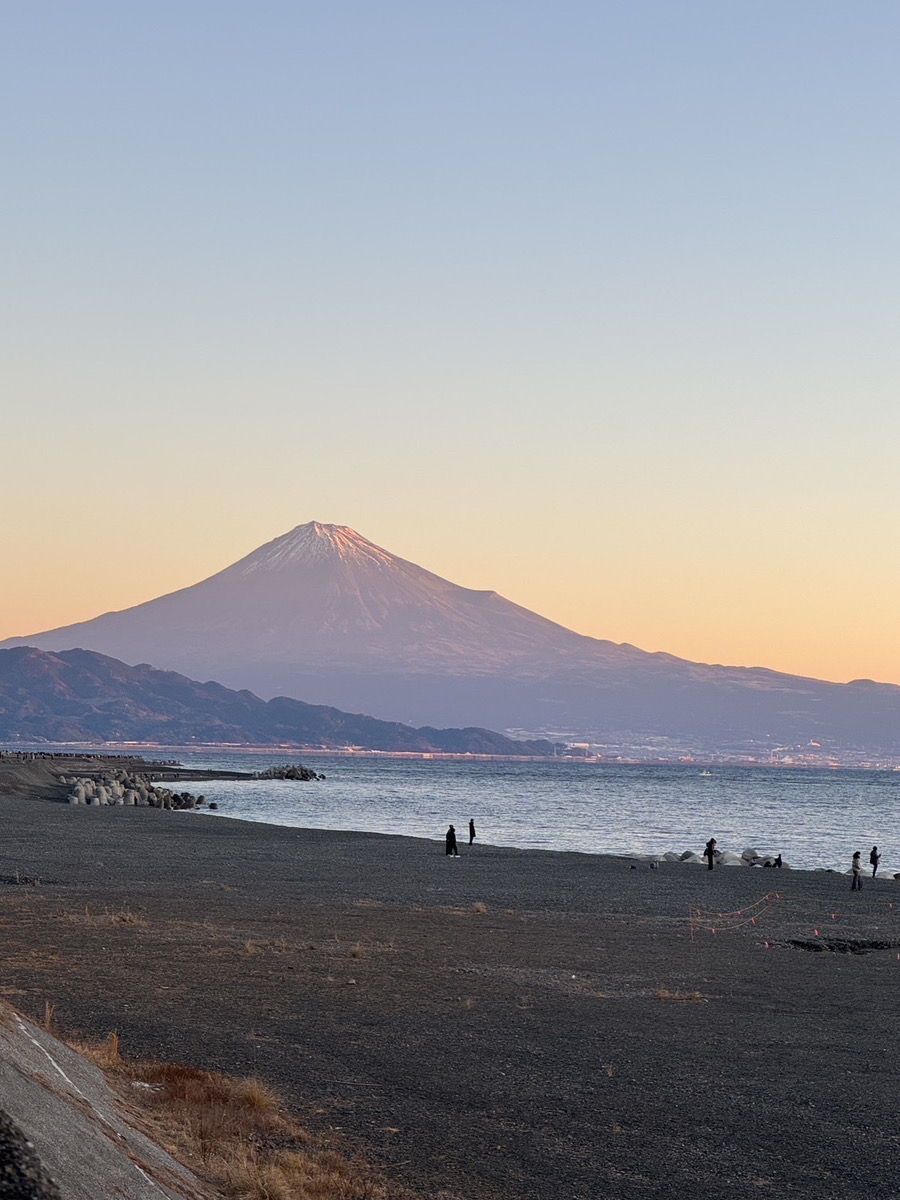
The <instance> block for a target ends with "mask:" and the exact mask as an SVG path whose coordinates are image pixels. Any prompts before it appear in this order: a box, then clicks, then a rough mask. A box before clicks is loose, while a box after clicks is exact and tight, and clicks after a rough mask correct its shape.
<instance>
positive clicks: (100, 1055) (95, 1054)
mask: <svg viewBox="0 0 900 1200" xmlns="http://www.w3.org/2000/svg"><path fill="white" fill-rule="evenodd" d="M69 1045H70V1046H71V1047H72V1049H73V1050H77V1051H78V1053H79V1054H80V1055H81V1056H82V1057H83V1058H86V1059H87V1060H88V1061H89V1062H92V1063H93V1064H94V1066H95V1067H99V1068H100V1069H101V1070H102V1071H117V1070H120V1069H121V1068H122V1067H123V1066H124V1064H123V1062H122V1056H121V1054H120V1053H119V1035H118V1034H117V1033H111V1034H110V1035H109V1037H107V1039H106V1041H105V1042H69Z"/></svg>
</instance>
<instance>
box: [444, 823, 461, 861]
mask: <svg viewBox="0 0 900 1200" xmlns="http://www.w3.org/2000/svg"><path fill="white" fill-rule="evenodd" d="M446 852H447V854H455V855H456V856H457V858H458V857H459V850H457V848H456V830H455V829H454V828H453V826H452V825H451V826H450V828H449V829H448V830H447V851H446Z"/></svg>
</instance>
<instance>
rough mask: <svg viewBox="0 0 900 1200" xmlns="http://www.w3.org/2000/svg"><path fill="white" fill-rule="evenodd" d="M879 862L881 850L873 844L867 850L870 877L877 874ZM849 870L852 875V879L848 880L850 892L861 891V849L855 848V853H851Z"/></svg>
mask: <svg viewBox="0 0 900 1200" xmlns="http://www.w3.org/2000/svg"><path fill="white" fill-rule="evenodd" d="M880 862H881V852H880V851H879V849H878V847H877V846H873V847H872V849H871V850H870V851H869V866H870V867H871V868H872V878H873V879H874V878H875V876H876V875H877V874H878V864H879V863H880ZM850 871H851V874H852V875H853V879H852V880H851V882H850V891H851V892H861V891H862V876H863V865H862V851H861V850H857V851H856V853H855V854H854V855H853V862H852V863H851V866H850Z"/></svg>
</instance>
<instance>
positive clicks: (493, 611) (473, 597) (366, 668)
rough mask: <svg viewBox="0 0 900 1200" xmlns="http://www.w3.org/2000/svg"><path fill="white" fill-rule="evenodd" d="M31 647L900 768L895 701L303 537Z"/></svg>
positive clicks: (326, 535) (386, 711)
mask: <svg viewBox="0 0 900 1200" xmlns="http://www.w3.org/2000/svg"><path fill="white" fill-rule="evenodd" d="M534 569H535V570H540V569H541V556H540V548H539V547H535V558H534ZM660 595H661V597H662V596H663V595H664V588H662V587H661V588H660ZM664 602H665V601H664V599H661V600H660V603H664ZM26 644H29V645H35V646H38V647H39V648H41V649H43V650H52V651H59V650H70V649H72V648H74V647H77V646H81V647H85V648H87V649H91V650H96V651H99V652H100V653H102V654H109V655H112V656H113V657H115V658H117V659H121V660H123V661H125V662H129V663H139V662H149V663H152V664H153V665H154V666H155V667H159V668H167V669H172V670H177V671H180V672H183V673H185V674H187V675H189V676H191V677H192V678H195V679H197V678H201V679H217V680H219V681H220V682H221V683H222V684H224V685H226V686H227V687H235V688H251V689H252V690H253V692H255V693H256V694H257V695H261V696H263V697H266V698H270V697H273V696H284V695H288V696H302V697H303V698H304V699H305V700H307V701H315V702H316V703H319V704H329V705H334V706H336V707H337V708H340V709H343V710H350V711H354V712H360V711H361V712H367V713H372V714H373V715H375V716H377V717H380V718H386V719H390V720H392V721H403V722H405V723H406V724H414V725H421V724H423V723H427V724H429V725H442V726H447V725H450V726H460V725H466V726H469V725H478V726H486V727H488V728H493V729H501V730H507V731H509V730H513V729H522V730H530V731H538V732H549V733H550V734H551V735H552V734H554V733H557V732H558V733H561V734H568V735H569V736H571V737H573V738H575V739H576V740H582V739H583V738H587V739H589V740H599V741H606V742H611V741H619V742H621V743H623V744H626V743H628V744H631V745H635V744H637V743H641V742H644V743H646V745H647V746H648V747H649V746H651V745H652V743H653V741H654V739H657V740H658V739H668V740H669V742H670V743H677V744H679V745H684V746H688V747H692V748H695V749H703V750H722V749H724V750H730V751H740V752H743V753H750V754H755V753H760V754H766V753H767V751H768V749H769V748H770V747H773V746H777V745H788V746H799V747H803V746H805V745H807V744H808V743H810V742H813V743H818V744H819V745H820V746H821V752H822V753H823V754H827V753H829V752H834V753H837V754H840V753H844V752H846V751H848V750H853V751H856V750H866V751H870V752H873V753H875V752H886V753H893V754H900V688H898V687H894V686H891V685H886V684H876V683H872V682H870V681H866V680H859V681H856V682H854V683H849V684H837V683H826V682H823V681H821V680H817V679H805V678H801V677H798V676H795V675H785V674H782V673H779V672H777V671H770V670H766V669H765V668H761V667H752V668H747V667H727V666H707V665H704V664H702V663H692V662H688V661H686V660H685V659H680V658H676V657H674V656H673V655H670V654H649V653H647V652H645V651H643V650H639V649H637V648H636V647H635V646H629V645H618V644H616V643H614V642H609V641H602V640H598V639H596V638H590V637H584V636H582V635H581V634H577V633H573V632H572V631H571V630H570V629H565V628H563V627H562V626H561V625H557V624H555V623H554V622H553V621H548V620H547V619H546V618H544V617H541V616H539V615H538V614H536V613H533V612H529V611H528V610H527V609H525V608H521V607H519V606H518V605H516V604H513V603H511V602H510V601H509V600H505V599H504V598H503V597H502V596H498V595H497V594H496V592H480V591H472V590H471V589H469V588H463V587H458V586H457V585H456V584H454V583H451V582H449V581H448V580H446V579H441V578H440V577H439V576H437V575H434V574H432V573H431V572H430V571H426V570H423V568H421V567H418V566H416V565H415V564H414V563H410V562H407V561H406V560H404V559H402V558H398V557H397V556H396V555H394V554H391V553H390V552H389V551H387V550H383V549H382V548H381V547H379V546H376V545H374V544H373V543H372V542H369V541H367V540H366V539H365V538H364V537H362V536H360V534H358V533H356V532H355V531H354V530H352V529H348V528H347V527H345V526H341V525H320V524H318V523H317V522H314V521H313V522H310V523H309V524H307V525H300V526H298V527H297V528H296V529H294V530H292V531H291V532H290V533H287V534H285V535H284V536H283V537H279V538H276V539H275V540H274V541H272V542H269V543H268V544H267V545H265V546H262V547H260V548H259V549H258V550H255V551H253V553H252V554H249V555H247V557H246V558H243V559H241V560H240V562H237V563H235V564H233V565H232V566H230V567H227V568H226V569H225V570H223V571H220V572H219V573H218V574H217V575H213V576H212V577H211V578H210V579H206V580H204V581H203V582H201V583H197V584H194V585H193V586H192V587H188V588H184V589H182V590H181V591H178V592H173V593H171V594H170V595H167V596H161V597H159V598H158V599H156V600H150V601H147V602H146V603H145V604H139V605H137V606H136V607H134V608H129V609H126V610H124V611H123V612H116V613H106V614H105V615H103V616H99V617H96V618H95V619H94V620H91V621H85V622H82V623H81V624H78V625H70V626H67V627H65V628H63V629H56V630H52V631H50V632H47V633H42V634H36V635H34V636H32V637H29V638H19V639H9V640H8V641H6V642H3V643H2V644H0V647H10V646H16V645H26Z"/></svg>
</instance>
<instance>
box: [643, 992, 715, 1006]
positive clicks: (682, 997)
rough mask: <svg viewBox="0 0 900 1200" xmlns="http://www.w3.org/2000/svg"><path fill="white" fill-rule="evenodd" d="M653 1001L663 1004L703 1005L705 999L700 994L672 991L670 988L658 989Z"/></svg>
mask: <svg viewBox="0 0 900 1200" xmlns="http://www.w3.org/2000/svg"><path fill="white" fill-rule="evenodd" d="M653 999H654V1000H659V1001H660V1002H661V1003H663V1004H703V1003H704V998H703V996H702V995H701V994H700V992H679V991H670V990H669V988H657V989H656V991H655V992H654V993H653Z"/></svg>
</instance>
